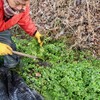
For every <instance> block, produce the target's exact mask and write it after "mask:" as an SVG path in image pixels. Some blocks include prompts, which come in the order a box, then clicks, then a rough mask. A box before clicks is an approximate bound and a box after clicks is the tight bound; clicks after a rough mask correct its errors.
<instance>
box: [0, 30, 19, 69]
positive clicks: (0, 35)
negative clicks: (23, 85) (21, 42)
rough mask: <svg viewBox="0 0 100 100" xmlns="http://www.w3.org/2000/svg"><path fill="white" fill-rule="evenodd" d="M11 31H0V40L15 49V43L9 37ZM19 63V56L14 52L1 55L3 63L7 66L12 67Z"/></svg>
mask: <svg viewBox="0 0 100 100" xmlns="http://www.w3.org/2000/svg"><path fill="white" fill-rule="evenodd" d="M11 36H12V35H11V33H10V31H9V30H6V31H3V32H0V42H1V43H5V44H7V45H9V46H10V47H11V48H12V49H13V50H16V45H15V43H14V42H13V40H12V39H11ZM17 64H19V57H18V56H17V55H15V54H13V55H5V56H3V65H4V67H7V68H14V67H16V66H17Z"/></svg>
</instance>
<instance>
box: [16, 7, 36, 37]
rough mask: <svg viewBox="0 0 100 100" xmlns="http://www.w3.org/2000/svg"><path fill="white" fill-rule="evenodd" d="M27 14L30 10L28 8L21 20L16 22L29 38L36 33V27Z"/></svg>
mask: <svg viewBox="0 0 100 100" xmlns="http://www.w3.org/2000/svg"><path fill="white" fill-rule="evenodd" d="M29 12H30V10H29V6H28V7H27V8H26V10H25V11H24V13H23V16H22V18H21V19H20V20H19V21H18V24H19V25H20V27H21V28H22V29H24V31H25V32H26V33H28V34H29V35H30V36H34V34H35V32H36V31H37V27H36V26H35V24H34V22H33V21H32V19H31V17H30V15H29Z"/></svg>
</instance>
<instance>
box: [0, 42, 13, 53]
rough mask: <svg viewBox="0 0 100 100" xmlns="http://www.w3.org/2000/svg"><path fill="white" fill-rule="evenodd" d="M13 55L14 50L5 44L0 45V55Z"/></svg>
mask: <svg viewBox="0 0 100 100" xmlns="http://www.w3.org/2000/svg"><path fill="white" fill-rule="evenodd" d="M8 54H10V55H12V48H11V47H10V46H9V45H7V44H4V43H0V55H8Z"/></svg>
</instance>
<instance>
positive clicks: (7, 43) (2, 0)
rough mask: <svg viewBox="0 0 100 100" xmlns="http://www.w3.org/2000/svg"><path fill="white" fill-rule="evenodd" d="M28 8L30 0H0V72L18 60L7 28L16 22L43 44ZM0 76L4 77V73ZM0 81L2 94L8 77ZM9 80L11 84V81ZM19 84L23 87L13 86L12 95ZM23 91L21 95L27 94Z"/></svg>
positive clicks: (15, 63)
mask: <svg viewBox="0 0 100 100" xmlns="http://www.w3.org/2000/svg"><path fill="white" fill-rule="evenodd" d="M29 8H30V0H0V57H1V56H3V59H4V62H3V65H2V68H1V66H0V70H1V73H2V72H3V71H4V72H5V69H7V70H9V69H11V68H15V67H16V66H17V65H18V64H19V62H20V60H19V57H18V56H17V55H15V54H13V53H12V51H13V50H15V51H16V45H15V43H14V42H13V40H12V39H11V32H10V30H9V29H10V28H11V27H13V26H14V25H16V24H18V25H19V26H20V27H21V28H22V29H23V30H24V31H25V32H26V33H27V34H29V35H30V36H31V37H35V38H36V40H37V42H38V43H39V45H40V46H42V44H43V41H41V37H42V35H41V34H40V33H39V31H38V30H37V27H36V26H35V24H34V22H33V21H32V19H31V18H30V15H29V12H30V9H29ZM0 77H3V78H4V77H5V75H4V76H0ZM0 81H1V83H0V84H1V85H0V91H1V90H2V91H3V92H4V93H3V94H6V89H5V88H7V87H8V85H7V82H9V81H8V78H6V79H5V80H2V79H0ZM10 82H11V84H12V81H10ZM15 82H16V81H15ZM22 83H23V82H22ZM16 85H17V84H16ZM19 86H20V87H23V86H22V85H18V86H17V87H16V86H15V87H16V89H15V90H13V92H14V93H13V95H14V96H15V94H16V91H17V89H18V91H19V90H20V88H19ZM24 86H25V85H24ZM12 87H13V85H12ZM3 88H4V89H3ZM26 91H27V89H25V90H24V92H25V93H26ZM29 91H31V90H29ZM7 92H9V91H7ZM24 92H21V94H22V95H23V96H25V95H26V94H27V93H26V94H24ZM30 93H31V92H30ZM0 96H2V93H1V92H0ZM5 96H6V95H5ZM3 97H4V96H3ZM10 98H11V97H10ZM8 99H9V98H8ZM0 100H7V99H2V98H1V97H0ZM12 100H25V99H22V98H21V99H16V98H14V99H12ZM27 100H38V99H33V98H32V99H27ZM39 100H41V99H39Z"/></svg>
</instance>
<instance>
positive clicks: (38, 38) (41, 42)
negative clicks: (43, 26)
mask: <svg viewBox="0 0 100 100" xmlns="http://www.w3.org/2000/svg"><path fill="white" fill-rule="evenodd" d="M42 37H43V36H42V35H41V34H40V33H39V32H38V31H37V32H36V34H35V38H36V39H37V41H38V43H39V44H40V46H42V45H43V38H42Z"/></svg>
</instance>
